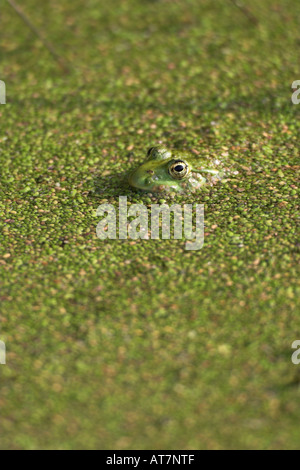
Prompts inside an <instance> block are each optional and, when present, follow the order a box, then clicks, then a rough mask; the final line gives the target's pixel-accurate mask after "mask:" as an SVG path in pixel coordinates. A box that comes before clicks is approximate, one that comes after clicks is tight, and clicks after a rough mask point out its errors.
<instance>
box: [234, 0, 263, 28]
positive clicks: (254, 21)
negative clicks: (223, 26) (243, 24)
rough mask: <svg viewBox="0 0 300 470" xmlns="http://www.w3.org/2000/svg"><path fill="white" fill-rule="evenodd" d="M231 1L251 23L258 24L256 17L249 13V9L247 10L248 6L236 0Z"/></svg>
mask: <svg viewBox="0 0 300 470" xmlns="http://www.w3.org/2000/svg"><path fill="white" fill-rule="evenodd" d="M230 1H231V3H232V4H233V5H234V6H236V7H237V8H238V9H239V10H240V11H241V12H242V13H243V14H244V15H245V16H246V17H247V18H248V20H249V21H251V23H253V24H255V25H257V24H258V19H257V18H256V17H255V16H254V15H253V13H251V11H249V10H248V8H246V7H244V5H241V4H240V3H239V2H238V1H236V0H230Z"/></svg>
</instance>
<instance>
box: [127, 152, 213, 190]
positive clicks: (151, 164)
mask: <svg viewBox="0 0 300 470" xmlns="http://www.w3.org/2000/svg"><path fill="white" fill-rule="evenodd" d="M199 167H200V168H199ZM202 173H203V174H204V175H206V174H207V173H210V174H212V175H214V174H215V175H216V174H218V171H217V170H215V169H214V168H213V167H212V165H211V164H210V165H208V162H203V159H202V162H201V161H199V162H198V168H197V162H196V161H195V156H194V155H193V154H190V153H189V152H185V151H177V150H176V151H174V150H169V149H167V148H166V147H163V146H158V147H151V148H150V149H149V150H148V152H147V156H146V161H145V162H144V163H143V164H142V165H140V166H139V167H138V168H137V169H135V170H134V171H133V172H131V173H130V175H129V184H130V185H131V186H133V187H134V188H137V189H142V190H144V191H151V192H158V191H177V192H185V191H192V190H196V189H198V188H200V187H201V186H202V185H203V184H205V183H206V177H205V176H204V175H203V174H202Z"/></svg>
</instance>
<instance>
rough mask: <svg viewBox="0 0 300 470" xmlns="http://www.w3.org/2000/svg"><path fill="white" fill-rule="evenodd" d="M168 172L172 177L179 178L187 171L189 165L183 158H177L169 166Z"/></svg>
mask: <svg viewBox="0 0 300 470" xmlns="http://www.w3.org/2000/svg"><path fill="white" fill-rule="evenodd" d="M169 173H170V175H171V176H173V178H175V179H177V180H181V179H183V178H184V177H185V176H186V175H187V174H188V173H189V166H188V164H187V163H186V162H184V161H183V160H177V161H176V162H173V163H172V164H171V165H170V166H169Z"/></svg>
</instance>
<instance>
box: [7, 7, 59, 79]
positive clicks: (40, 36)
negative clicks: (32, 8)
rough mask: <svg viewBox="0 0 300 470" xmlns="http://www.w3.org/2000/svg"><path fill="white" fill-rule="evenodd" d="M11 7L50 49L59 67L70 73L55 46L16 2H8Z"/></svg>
mask: <svg viewBox="0 0 300 470" xmlns="http://www.w3.org/2000/svg"><path fill="white" fill-rule="evenodd" d="M7 2H8V3H9V4H10V6H11V7H12V8H13V9H14V10H15V12H16V13H17V14H18V15H19V16H20V17H21V18H22V20H23V21H24V23H25V24H26V25H27V26H28V27H29V28H30V29H31V31H32V32H33V33H34V34H35V35H36V36H37V37H38V38H39V40H40V41H41V42H42V44H43V45H44V46H45V47H46V49H48V51H49V52H50V54H51V55H52V57H53V58H54V59H55V60H56V62H57V63H58V64H59V66H60V67H61V68H62V69H63V71H64V72H68V67H67V66H66V64H65V63H64V61H63V60H62V58H61V57H60V56H59V55H58V54H57V53H56V51H55V50H54V49H53V46H52V45H51V44H50V43H49V42H48V41H47V40H46V39H45V38H44V37H43V36H42V35H41V33H40V32H39V30H38V29H37V28H36V27H35V26H34V24H33V23H32V22H31V21H30V19H29V18H28V16H27V15H25V13H24V12H23V11H22V10H21V9H20V7H19V6H18V5H17V4H16V3H15V1H14V0H7Z"/></svg>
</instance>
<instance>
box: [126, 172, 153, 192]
mask: <svg viewBox="0 0 300 470" xmlns="http://www.w3.org/2000/svg"><path fill="white" fill-rule="evenodd" d="M155 179H156V178H155V172H154V171H153V170H151V169H148V170H145V169H144V168H137V169H136V170H134V171H132V172H131V173H130V175H129V178H128V181H129V184H130V185H131V186H134V187H135V188H139V189H147V188H149V187H151V185H152V184H153V183H154V181H155Z"/></svg>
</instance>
